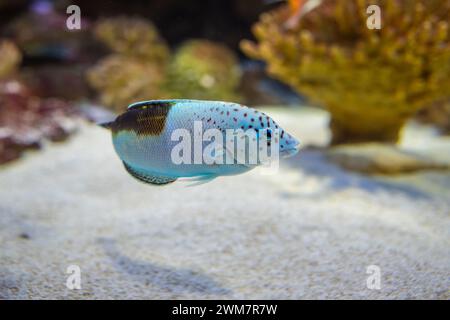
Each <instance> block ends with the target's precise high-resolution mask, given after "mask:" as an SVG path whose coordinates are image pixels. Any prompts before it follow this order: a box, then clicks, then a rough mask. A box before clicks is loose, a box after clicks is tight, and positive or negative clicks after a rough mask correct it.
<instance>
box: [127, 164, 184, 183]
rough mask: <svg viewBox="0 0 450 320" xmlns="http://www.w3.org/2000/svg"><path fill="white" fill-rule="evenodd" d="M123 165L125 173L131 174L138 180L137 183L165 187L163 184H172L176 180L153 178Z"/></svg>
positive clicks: (160, 177) (153, 176)
mask: <svg viewBox="0 0 450 320" xmlns="http://www.w3.org/2000/svg"><path fill="white" fill-rule="evenodd" d="M123 165H124V166H125V169H126V170H127V172H128V173H129V174H131V175H132V176H133V177H135V178H136V179H138V180H139V181H141V182H144V183H148V184H154V185H165V184H168V183H171V182H174V181H175V180H177V179H175V178H170V177H164V176H155V175H151V174H148V173H146V172H144V171H142V170H140V169H137V168H133V167H132V166H130V165H129V164H127V163H126V162H124V163H123Z"/></svg>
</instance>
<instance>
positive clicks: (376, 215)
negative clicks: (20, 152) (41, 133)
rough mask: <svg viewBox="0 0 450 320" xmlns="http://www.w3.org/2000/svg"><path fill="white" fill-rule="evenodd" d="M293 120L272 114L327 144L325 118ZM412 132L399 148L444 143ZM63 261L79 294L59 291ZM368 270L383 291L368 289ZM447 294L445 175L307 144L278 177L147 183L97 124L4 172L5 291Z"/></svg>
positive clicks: (1, 290)
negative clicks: (76, 278) (374, 269)
mask: <svg viewBox="0 0 450 320" xmlns="http://www.w3.org/2000/svg"><path fill="white" fill-rule="evenodd" d="M293 114H294V112H290V113H281V112H279V111H277V112H274V115H275V119H276V120H279V121H278V122H280V123H281V124H282V125H284V126H285V127H287V128H288V129H291V131H294V133H295V134H296V136H298V137H300V139H301V140H302V141H303V142H315V143H318V144H323V143H325V141H326V140H327V132H326V130H325V122H326V118H325V117H324V116H323V114H322V113H318V112H310V111H303V112H298V114H295V115H293ZM419 129H420V128H419ZM420 130H422V129H420ZM420 130H410V131H409V133H408V130H407V131H406V133H405V140H404V141H405V144H406V146H408V145H409V146H410V147H411V148H431V149H430V150H429V152H436V153H439V154H441V153H443V151H441V152H439V150H442V147H443V146H446V147H447V148H449V146H450V143H449V142H448V140H442V139H441V140H436V139H435V138H432V137H431V135H430V134H429V133H428V131H423V132H422V131H420ZM417 132H419V133H420V134H419V135H418V136H419V137H420V139H422V140H420V139H416V138H415V135H417V134H418V133H417ZM424 139H425V140H424ZM427 139H428V140H427ZM430 139H431V140H430ZM416 141H419V142H420V143H418V144H417V143H415V142H416ZM430 141H434V142H435V146H436V148H434V149H433V148H432V146H433V144H432V143H430ZM436 141H437V142H436ZM420 145H421V146H420ZM447 150H450V148H449V149H447ZM427 152H428V151H427ZM449 154H450V153H449ZM21 234H22V237H21V236H20V235H21ZM24 234H25V235H26V236H28V237H29V239H25V238H24ZM26 236H25V237H26ZM71 264H76V265H78V266H80V268H81V271H82V275H81V276H82V278H81V279H82V280H81V281H82V283H81V285H82V289H81V290H69V289H67V288H66V286H65V283H66V277H67V276H68V275H67V274H66V273H65V272H66V268H67V267H68V266H69V265H71ZM369 265H378V266H379V267H380V269H381V289H380V290H370V289H368V288H367V286H366V279H367V277H368V276H369V275H368V274H366V268H367V266H369ZM449 289H450V173H448V172H423V173H420V174H414V175H407V176H402V177H397V178H389V179H388V178H386V179H384V178H369V177H364V176H362V175H358V174H352V173H348V172H345V171H342V170H341V169H338V168H337V167H335V166H334V165H332V164H329V163H327V162H326V161H325V160H324V158H323V156H322V155H321V153H320V152H319V151H304V152H301V153H300V154H299V155H298V156H296V157H294V158H292V159H290V160H289V161H286V162H285V163H284V166H283V168H282V169H281V170H280V172H279V174H278V175H275V176H266V175H261V173H260V172H251V173H248V174H245V175H241V176H237V177H229V178H220V179H217V180H215V181H213V182H211V183H209V184H205V185H202V186H198V187H193V188H186V187H185V184H183V183H175V184H172V185H169V186H165V187H152V186H146V185H143V184H141V183H139V182H136V181H135V180H134V179H132V178H131V177H130V176H128V175H127V173H126V172H125V170H123V168H122V165H121V163H120V161H119V160H118V158H117V157H116V155H115V154H114V151H113V149H112V145H111V141H110V136H109V134H108V132H106V131H105V130H103V129H101V128H96V127H94V126H85V127H84V128H83V130H82V131H81V132H80V133H79V134H78V135H76V136H75V137H74V138H72V139H71V140H70V142H68V143H65V144H61V145H50V146H48V147H47V148H46V149H45V151H44V152H40V153H32V154H29V155H27V157H25V158H24V159H22V160H21V161H19V162H16V163H14V164H13V165H9V166H7V167H4V168H2V169H0V299H1V298H8V299H15V298H30V299H39V298H51V299H53V298H66V299H79V298H85V299H93V298H95V299H96V298H144V299H158V298H169V299H171V298H183V299H198V298H226V299H228V298H236V299H241V298H248V299H301V298H313V299H316V298H340V299H346V298H361V299H365V298H374V299H380V298H388V299H391V298H393V299H404V298H419V299H421V298H437V299H449V298H450V291H449Z"/></svg>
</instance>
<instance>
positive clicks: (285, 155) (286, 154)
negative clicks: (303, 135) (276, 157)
mask: <svg viewBox="0 0 450 320" xmlns="http://www.w3.org/2000/svg"><path fill="white" fill-rule="evenodd" d="M299 151H300V142H297V144H295V145H294V146H292V147H290V148H288V149H284V150H282V151H281V152H280V155H281V157H283V158H290V157H292V156H294V155H296V154H297V153H298V152H299Z"/></svg>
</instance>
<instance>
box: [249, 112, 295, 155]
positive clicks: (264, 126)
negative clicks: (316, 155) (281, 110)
mask: <svg viewBox="0 0 450 320" xmlns="http://www.w3.org/2000/svg"><path fill="white" fill-rule="evenodd" d="M262 119H263V120H262V122H258V125H257V126H256V127H255V129H256V130H258V131H260V132H263V134H265V135H266V139H267V140H266V141H267V142H266V143H267V146H268V147H270V146H271V145H272V144H273V143H277V144H278V146H279V154H280V156H281V157H283V158H287V157H291V156H293V155H295V154H297V152H298V151H299V149H300V141H299V140H297V139H296V138H295V137H293V136H292V135H291V134H289V133H288V132H287V131H286V130H284V129H283V128H282V127H280V126H279V125H278V124H277V123H276V122H275V121H274V120H273V119H272V118H270V117H269V116H266V115H263V118H262Z"/></svg>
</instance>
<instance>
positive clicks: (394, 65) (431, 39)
mask: <svg viewBox="0 0 450 320" xmlns="http://www.w3.org/2000/svg"><path fill="white" fill-rule="evenodd" d="M371 4H378V5H379V6H380V7H381V10H382V28H381V30H370V29H368V28H367V27H366V19H367V17H368V14H367V13H366V9H367V7H368V6H369V5H371ZM291 16H292V12H291V11H290V10H289V7H288V6H283V7H280V8H277V9H275V10H274V11H272V12H269V13H265V14H263V15H262V16H261V18H260V21H259V22H258V23H257V24H256V25H255V26H254V28H253V33H254V35H255V37H256V39H257V43H252V42H250V41H243V42H242V43H241V48H242V50H243V51H244V52H245V53H246V54H247V55H249V56H250V57H253V58H255V59H260V60H264V61H266V62H267V65H268V67H267V68H268V72H269V74H270V75H272V76H273V77H275V78H278V79H280V80H282V81H284V82H286V83H287V84H289V85H291V86H292V87H293V88H295V89H296V90H298V91H299V92H300V93H303V94H305V95H306V96H307V97H309V98H310V99H311V100H313V101H316V102H317V103H319V104H321V105H323V106H324V107H325V108H326V109H328V110H329V112H330V114H331V130H332V134H333V138H332V143H335V144H336V143H343V142H363V141H385V142H396V141H397V140H398V138H399V133H400V130H401V128H402V127H403V125H404V123H405V122H406V121H407V120H408V119H409V118H410V117H411V116H412V115H414V114H415V113H416V112H417V111H418V110H419V109H421V108H423V107H425V106H428V105H431V104H432V103H433V102H435V101H438V100H441V99H445V98H446V97H448V96H449V92H450V77H449V74H450V41H449V39H450V34H449V31H448V27H449V22H448V21H449V20H450V2H449V1H438V0H427V1H425V0H395V1H392V0H379V1H367V0H328V1H327V0H324V1H323V3H322V5H320V6H319V7H317V8H316V9H314V10H313V11H311V12H309V13H308V14H306V15H305V16H303V17H302V19H301V20H300V21H299V23H298V25H297V26H294V27H293V28H287V27H286V21H287V20H289V19H290V17H291Z"/></svg>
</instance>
